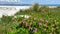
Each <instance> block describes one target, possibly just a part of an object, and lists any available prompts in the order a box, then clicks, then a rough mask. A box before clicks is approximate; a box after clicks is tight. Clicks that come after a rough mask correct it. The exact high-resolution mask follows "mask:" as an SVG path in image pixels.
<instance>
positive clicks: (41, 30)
mask: <svg viewBox="0 0 60 34" xmlns="http://www.w3.org/2000/svg"><path fill="white" fill-rule="evenodd" d="M18 15H30V16H31V17H30V18H24V17H20V16H18ZM14 16H16V18H14ZM14 16H3V17H2V18H1V19H0V33H1V34H60V7H58V8H48V6H42V7H39V5H38V4H37V3H36V4H34V5H33V6H32V7H30V8H29V9H26V10H20V11H19V12H17V13H16V14H15V15H14ZM34 18H35V19H34Z"/></svg>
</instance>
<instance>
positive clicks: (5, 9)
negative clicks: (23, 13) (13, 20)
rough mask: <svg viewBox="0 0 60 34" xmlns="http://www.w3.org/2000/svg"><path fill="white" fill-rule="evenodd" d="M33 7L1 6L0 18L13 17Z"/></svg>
mask: <svg viewBox="0 0 60 34" xmlns="http://www.w3.org/2000/svg"><path fill="white" fill-rule="evenodd" d="M29 7H31V6H0V18H1V17H2V15H5V16H12V15H14V14H15V13H16V12H18V11H19V10H20V9H28V8H29ZM49 7H50V8H56V7H55V6H49Z"/></svg>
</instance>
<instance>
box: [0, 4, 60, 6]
mask: <svg viewBox="0 0 60 34" xmlns="http://www.w3.org/2000/svg"><path fill="white" fill-rule="evenodd" d="M39 5H40V6H60V4H39ZM0 6H32V4H0Z"/></svg>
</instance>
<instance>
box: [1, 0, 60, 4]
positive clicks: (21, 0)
mask: <svg viewBox="0 0 60 34" xmlns="http://www.w3.org/2000/svg"><path fill="white" fill-rule="evenodd" d="M16 1H17V2H16ZM2 3H3V4H8V3H10V4H33V3H39V4H60V0H0V4H2Z"/></svg>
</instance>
